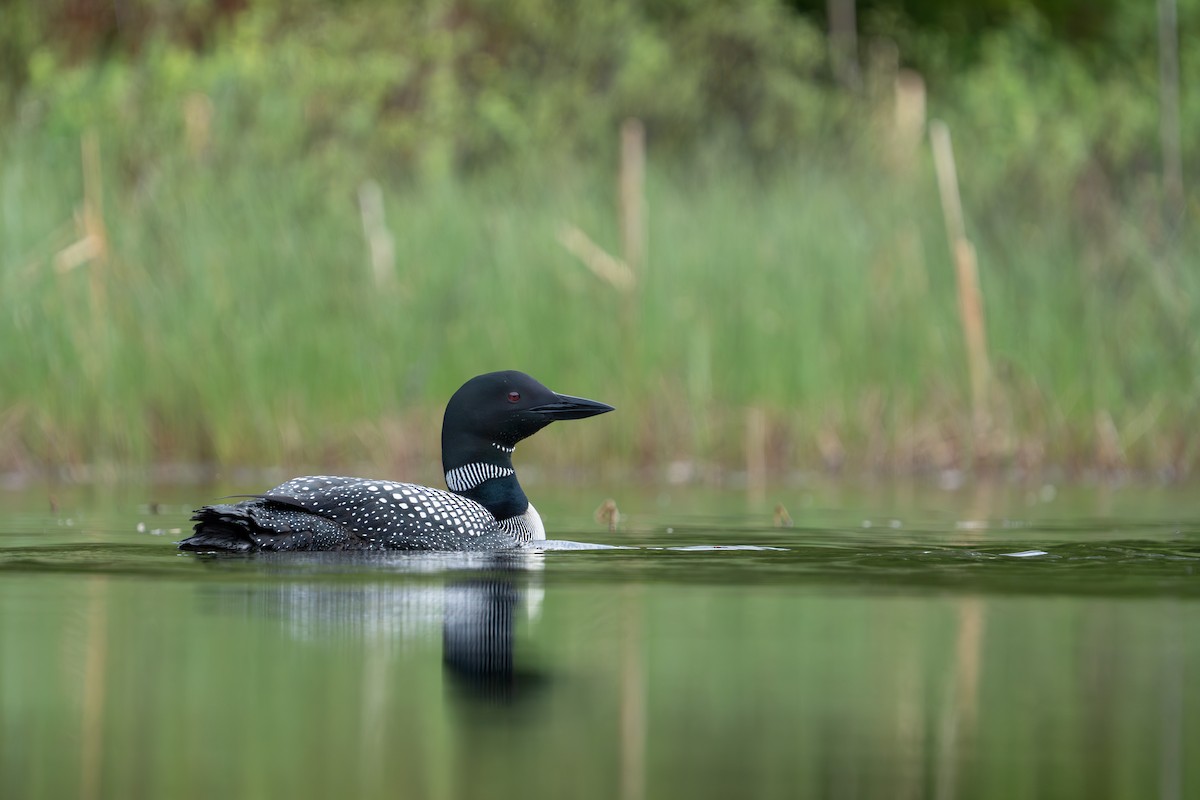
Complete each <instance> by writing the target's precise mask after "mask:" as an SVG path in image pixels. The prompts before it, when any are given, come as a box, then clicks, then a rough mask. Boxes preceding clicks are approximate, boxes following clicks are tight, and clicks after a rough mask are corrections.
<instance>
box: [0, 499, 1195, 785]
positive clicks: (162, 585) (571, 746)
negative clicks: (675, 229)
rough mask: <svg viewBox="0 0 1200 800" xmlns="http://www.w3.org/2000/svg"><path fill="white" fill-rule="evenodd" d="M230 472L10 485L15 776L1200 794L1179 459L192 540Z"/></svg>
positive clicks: (23, 781) (1, 532)
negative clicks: (338, 551)
mask: <svg viewBox="0 0 1200 800" xmlns="http://www.w3.org/2000/svg"><path fill="white" fill-rule="evenodd" d="M223 491H224V490H213V489H204V490H196V489H194V488H192V489H170V488H168V489H163V488H144V487H124V488H122V489H119V490H115V491H100V490H81V489H73V490H72V489H54V488H47V487H35V488H26V489H24V490H22V491H19V492H18V491H9V492H6V493H0V796H3V797H23V798H24V797H74V796H80V797H130V798H138V797H146V798H160V797H172V798H189V797H195V798H208V797H215V796H242V797H267V796H288V797H295V798H307V797H312V798H324V797H331V796H358V797H377V796H378V797H385V796H386V797H393V798H395V797H401V798H404V797H412V798H459V797H463V798H473V797H479V798H504V797H519V798H529V797H538V796H542V797H572V798H576V797H582V798H588V797H596V798H613V797H622V798H670V797H681V798H683V797H686V798H697V797H699V798H706V797H712V798H726V797H755V798H774V797H778V798H794V797H832V798H889V799H891V798H909V797H911V798H923V797H939V798H940V797H947V798H948V797H972V798H989V797H995V798H1012V797H1047V798H1075V797H1078V798H1089V800H1090V799H1091V798H1108V797H1111V798H1131V799H1132V798H1138V799H1139V800H1141V799H1142V798H1155V797H1158V798H1186V797H1194V796H1197V793H1200V697H1198V693H1197V691H1196V688H1195V686H1196V680H1197V676H1200V624H1198V623H1197V619H1198V617H1197V610H1198V608H1197V600H1198V598H1200V575H1198V573H1197V568H1198V567H1200V502H1197V501H1194V500H1193V499H1192V497H1193V493H1191V492H1188V491H1185V490H1182V489H1177V490H1164V489H1147V488H1136V487H1126V488H1123V489H1121V490H1119V491H1112V490H1105V489H1096V488H1087V487H1084V488H1078V489H1070V490H1063V489H1060V488H1057V487H1046V486H1034V487H1020V488H1000V489H996V488H987V487H983V488H979V489H964V490H960V491H956V492H945V491H938V490H935V489H921V488H913V487H896V486H877V487H873V488H869V489H862V488H858V489H847V488H845V487H840V486H833V487H824V488H807V489H799V488H794V489H788V490H786V491H780V492H776V493H775V494H774V495H773V496H772V497H771V498H770V499H769V500H764V501H762V502H757V503H756V502H747V500H746V499H745V497H744V496H743V495H741V494H737V493H718V492H711V491H705V492H701V491H695V490H689V491H683V490H679V489H669V490H662V491H645V490H644V489H643V490H639V491H626V492H619V491H618V492H612V491H611V490H608V491H606V493H603V494H602V493H597V492H593V491H581V490H576V491H572V492H554V491H551V490H548V489H541V490H540V491H538V492H537V495H538V498H539V502H538V506H539V509H540V510H541V511H542V516H543V518H544V519H545V520H546V523H547V527H548V529H549V531H550V534H551V536H552V537H554V538H558V539H568V540H575V541H588V542H595V543H601V544H613V545H623V546H626V547H628V548H630V549H614V550H588V551H558V550H555V551H550V552H545V553H540V552H531V553H520V554H506V555H498V556H485V555H474V556H461V555H454V556H451V555H441V556H438V555H433V556H430V555H425V556H420V555H406V554H392V555H383V556H370V555H353V554H351V555H320V554H314V555H303V554H301V555H292V556H287V557H283V556H273V557H227V558H213V557H203V556H196V555H193V554H181V553H178V552H176V551H175V549H174V547H173V545H172V544H171V541H172V540H173V539H178V538H180V537H181V535H182V532H181V531H182V530H183V529H184V528H185V527H186V516H187V514H186V511H187V509H188V508H190V506H191V505H192V504H194V503H195V502H207V501H209V500H211V499H212V498H213V497H215V496H217V495H218V494H221V493H223ZM607 494H613V496H614V497H616V498H617V499H618V501H619V504H620V506H621V508H622V511H623V512H624V516H623V519H622V529H619V530H617V531H614V532H610V531H608V530H607V529H606V528H605V527H604V526H601V525H599V524H597V523H596V522H595V521H593V520H592V518H591V511H592V509H593V508H595V507H596V506H597V505H598V504H599V502H600V500H603V499H604V497H605V496H606V495H607ZM777 502H781V503H783V504H784V505H786V506H787V510H788V512H789V515H790V517H791V519H792V520H793V526H792V527H776V526H775V522H776V518H777V517H779V516H780V515H779V514H778V513H777V512H776V511H775V508H774V506H775V503H777ZM745 546H756V547H769V548H780V549H735V548H741V547H745ZM680 548H690V549H680ZM716 548H731V549H716Z"/></svg>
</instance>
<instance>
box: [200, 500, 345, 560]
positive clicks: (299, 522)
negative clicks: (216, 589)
mask: <svg viewBox="0 0 1200 800" xmlns="http://www.w3.org/2000/svg"><path fill="white" fill-rule="evenodd" d="M192 520H193V521H194V522H195V523H196V525H195V527H194V528H193V532H192V535H191V536H189V537H188V538H186V539H184V540H183V541H181V542H180V543H179V549H180V550H193V551H199V552H226V553H253V552H257V551H260V550H271V551H282V550H313V549H320V550H337V549H341V548H342V547H344V546H345V544H346V540H347V539H348V538H349V536H348V533H347V531H346V529H345V528H343V527H342V526H341V525H338V524H337V523H336V522H333V521H332V520H329V519H326V518H325V517H321V516H318V515H316V514H311V513H308V512H305V511H301V510H298V509H294V508H289V507H287V506H285V505H282V504H279V503H274V502H272V501H270V500H264V499H254V500H246V501H244V502H241V503H237V504H236V505H230V504H220V505H213V506H204V507H203V508H200V509H197V510H196V512H195V513H194V514H192ZM314 540H316V541H314ZM339 545H340V547H339Z"/></svg>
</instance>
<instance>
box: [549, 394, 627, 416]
mask: <svg viewBox="0 0 1200 800" xmlns="http://www.w3.org/2000/svg"><path fill="white" fill-rule="evenodd" d="M554 396H555V397H557V398H558V400H557V401H555V402H553V403H546V404H545V405H541V406H536V407H535V408H531V409H529V410H530V411H532V412H534V413H536V414H541V415H542V416H543V417H549V418H550V419H583V418H584V417H594V416H596V415H597V414H604V413H606V412H608V411H612V410H613V407H612V406H610V405H608V404H607V403H598V402H596V401H595V400H586V399H584V398H582V397H571V396H570V395H569V394H556V395H554Z"/></svg>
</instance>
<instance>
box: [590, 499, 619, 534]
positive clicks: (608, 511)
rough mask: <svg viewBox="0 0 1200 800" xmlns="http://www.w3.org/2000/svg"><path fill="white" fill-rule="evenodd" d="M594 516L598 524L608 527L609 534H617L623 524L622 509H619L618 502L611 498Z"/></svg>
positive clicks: (602, 504)
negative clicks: (618, 527)
mask: <svg viewBox="0 0 1200 800" xmlns="http://www.w3.org/2000/svg"><path fill="white" fill-rule="evenodd" d="M592 516H593V517H594V519H595V520H596V522H599V523H600V524H601V525H607V526H608V532H609V533H613V532H615V531H616V530H617V526H618V525H620V524H621V509H619V508H617V501H616V500H613V499H612V498H611V497H610V498H608V499H607V500H605V501H604V502H603V503H601V504H600V507H599V508H597V509H596V512H595V514H593V515H592Z"/></svg>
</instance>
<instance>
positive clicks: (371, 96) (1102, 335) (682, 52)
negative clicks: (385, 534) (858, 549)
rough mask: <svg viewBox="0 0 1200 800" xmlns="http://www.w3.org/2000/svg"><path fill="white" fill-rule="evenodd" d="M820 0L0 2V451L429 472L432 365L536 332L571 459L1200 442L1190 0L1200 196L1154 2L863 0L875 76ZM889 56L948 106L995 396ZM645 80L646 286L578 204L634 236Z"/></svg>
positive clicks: (1090, 460)
mask: <svg viewBox="0 0 1200 800" xmlns="http://www.w3.org/2000/svg"><path fill="white" fill-rule="evenodd" d="M812 5H815V6H816V8H810V7H809V6H810V4H808V3H794V4H791V5H789V4H785V3H782V2H778V1H777V0H747V1H746V2H738V3H732V2H718V1H717V0H643V1H642V2H635V1H634V0H613V2H607V3H595V4H573V3H560V2H555V1H554V0H520V2H512V1H511V0H507V1H506V2H497V1H496V0H456V1H455V2H446V1H441V2H438V1H435V0H420V1H414V2H405V3H394V2H385V1H384V0H360V1H359V2H333V1H332V0H329V1H327V2H319V1H318V0H300V1H299V2H289V3H281V2H274V1H273V0H259V1H257V2H250V1H246V2H238V0H222V2H212V3H209V2H176V3H170V4H161V3H152V2H149V0H144V2H131V3H121V4H118V6H114V5H113V4H110V3H104V2H98V0H97V1H96V2H93V1H92V0H71V1H70V2H68V0H56V1H55V2H48V3H32V2H30V3H13V2H9V3H7V4H5V5H4V6H3V7H2V8H0V14H2V15H3V17H4V24H0V376H2V379H0V467H2V468H4V469H10V470H11V469H18V470H19V469H25V468H39V467H46V466H51V467H58V466H63V465H81V464H122V463H155V462H198V463H212V464H244V465H268V464H276V463H280V462H289V463H292V464H323V465H333V464H336V463H340V462H369V463H370V464H372V465H373V466H376V467H378V468H379V469H401V468H412V467H413V466H414V465H417V466H418V467H419V468H432V467H433V465H435V464H436V453H437V447H438V442H437V433H438V424H437V423H438V422H439V421H440V409H441V407H442V404H443V403H444V401H445V398H446V397H447V396H448V395H449V393H450V392H452V391H453V389H454V388H456V387H457V385H458V384H459V383H460V382H461V381H462V380H463V379H464V378H465V377H468V376H470V375H472V374H475V373H477V372H480V371H485V370H490V369H499V368H520V369H524V370H526V371H528V372H530V373H532V374H534V375H536V376H538V377H540V378H542V379H544V380H545V381H546V382H547V383H549V384H551V385H552V386H554V387H556V388H559V389H560V390H562V391H569V392H572V393H576V394H582V395H587V396H593V397H596V398H598V399H603V400H606V401H609V402H612V403H613V404H614V405H617V406H618V407H619V411H620V413H619V414H618V415H616V416H613V417H607V418H605V420H604V424H599V423H596V424H588V425H579V426H563V429H562V430H557V431H555V434H554V437H553V438H554V441H553V442H552V443H550V444H549V445H547V444H544V443H543V444H534V445H533V446H534V447H537V448H538V450H539V454H540V455H539V457H538V460H539V462H541V463H545V464H549V465H552V466H554V465H566V464H569V463H572V462H577V461H578V460H580V459H592V460H594V459H599V460H601V461H603V462H605V463H608V464H612V465H623V466H626V467H631V468H632V467H641V466H646V465H656V464H663V463H666V462H668V461H686V462H690V463H696V464H700V465H704V464H716V465H724V466H740V465H742V464H743V463H744V462H743V459H745V458H746V447H747V445H746V444H745V443H746V441H747V432H748V431H750V432H751V436H750V441H751V442H754V441H756V440H759V439H761V441H762V442H764V443H765V452H764V453H763V454H762V457H764V458H765V459H766V464H767V466H768V468H769V469H770V470H772V471H775V472H779V471H783V470H787V469H792V468H796V467H810V466H814V465H822V464H824V465H827V466H839V465H843V464H845V465H848V466H851V467H867V468H884V469H901V470H911V469H925V468H943V467H951V466H963V465H971V464H975V465H985V466H989V467H999V468H1022V469H1026V468H1030V469H1037V468H1041V467H1044V466H1047V465H1055V466H1065V467H1069V468H1077V467H1098V468H1103V469H1126V468H1133V469H1140V470H1151V471H1155V472H1157V473H1160V474H1164V475H1169V476H1180V475H1184V474H1187V473H1188V472H1190V470H1191V469H1192V468H1193V467H1194V466H1195V465H1196V463H1197V458H1198V456H1200V449H1198V445H1200V439H1198V438H1197V436H1196V434H1195V431H1196V429H1197V427H1198V423H1200V419H1198V416H1197V399H1198V397H1200V384H1198V382H1197V375H1198V367H1200V352H1198V342H1197V336H1196V334H1195V331H1196V330H1197V326H1198V324H1200V291H1198V290H1200V286H1198V285H1197V284H1198V282H1200V272H1198V268H1200V258H1198V257H1197V252H1200V251H1198V250H1197V244H1198V241H1197V235H1196V228H1197V222H1200V219H1198V216H1200V202H1198V201H1200V195H1198V194H1197V192H1196V190H1195V184H1196V181H1195V178H1196V177H1197V175H1196V170H1195V167H1194V165H1196V164H1197V163H1200V135H1197V134H1200V93H1197V92H1196V91H1194V88H1193V87H1195V86H1197V85H1200V48H1198V47H1197V45H1198V44H1200V2H1197V1H1196V0H1179V9H1178V18H1179V52H1180V70H1181V78H1180V82H1181V87H1182V90H1181V92H1180V100H1181V112H1180V115H1181V125H1180V128H1181V131H1182V137H1181V141H1182V143H1183V163H1184V166H1185V173H1184V189H1185V195H1184V197H1183V198H1182V201H1181V202H1180V201H1178V200H1176V201H1174V202H1171V198H1170V197H1169V196H1167V194H1166V193H1165V192H1164V188H1163V179H1162V174H1163V173H1162V152H1161V137H1162V130H1161V127H1160V85H1159V44H1158V39H1157V36H1156V30H1157V29H1156V26H1157V16H1156V13H1155V5H1154V4H1152V3H1151V4H1147V3H1138V2H1132V0H1109V2H1106V3H1099V4H1087V6H1086V8H1085V7H1083V6H1082V5H1079V4H1072V3H1067V2H1065V0H1059V1H1058V2H1049V1H1048V2H1041V3H1024V2H1018V1H1017V0H992V2H988V3H981V4H974V5H972V6H971V8H970V10H966V11H964V10H963V9H961V8H956V6H958V5H960V4H952V3H939V2H934V0H926V1H925V2H915V1H912V0H910V2H900V1H897V2H892V3H887V2H879V3H860V4H859V9H858V10H859V34H860V36H859V47H858V56H859V64H860V72H859V76H858V79H857V80H854V79H853V76H851V79H849V80H835V79H834V77H833V76H832V73H831V69H830V66H829V65H830V53H829V41H828V38H827V36H826V35H825V32H824V31H825V27H824V26H825V22H824V20H823V8H824V4H823V3H820V4H812ZM114 9H116V11H114ZM117 12H119V13H117ZM898 68H899V69H901V70H909V71H911V73H917V74H920V75H921V76H922V77H923V79H924V84H925V87H926V89H927V94H926V102H927V106H928V116H929V117H930V118H934V117H936V118H940V119H943V120H945V121H946V122H947V124H948V125H949V128H950V131H951V133H952V136H953V140H954V146H955V153H956V156H957V166H958V174H959V179H960V182H961V186H962V196H963V205H964V209H965V217H966V222H967V230H968V235H969V236H970V237H971V240H972V242H973V243H974V245H975V247H976V250H977V253H978V263H979V271H980V283H981V286H982V292H983V302H984V310H985V315H986V330H987V336H988V342H989V355H990V361H991V368H992V381H991V384H990V387H989V393H988V399H987V404H986V408H985V409H981V411H982V412H983V413H980V414H973V413H972V403H971V393H970V387H969V381H968V375H967V364H966V355H965V351H964V345H963V342H962V328H961V326H960V322H959V318H958V310H957V300H956V294H955V283H954V267H953V264H952V261H951V257H950V250H949V246H948V243H947V236H946V232H945V228H944V225H943V222H942V212H941V208H940V205H939V198H938V193H937V188H936V183H935V180H934V172H933V167H932V159H931V157H930V155H929V148H928V144H927V142H926V141H925V139H924V138H917V139H912V138H910V137H906V134H905V130H904V129H903V126H900V125H898V123H897V122H896V116H897V112H896V109H897V102H898V98H897V93H896V91H897V90H896V87H897V81H898V80H899V81H900V83H902V84H903V83H904V82H905V81H906V80H907V81H909V83H908V84H907V85H911V73H910V72H903V71H902V72H899V73H898V72H897V69H898ZM903 100H904V98H903V97H901V98H899V101H900V102H903ZM627 118H637V119H640V120H642V121H643V122H644V124H645V129H646V139H647V181H646V208H647V214H646V225H647V242H648V244H647V254H646V259H645V263H644V264H643V265H641V266H640V268H639V270H638V282H637V286H636V288H635V289H634V290H633V291H631V292H626V291H622V290H620V289H619V288H615V287H614V286H612V285H610V284H609V283H606V282H604V281H602V280H600V279H598V278H597V277H596V276H595V275H594V274H593V273H592V272H590V271H589V270H588V269H587V268H585V266H584V265H582V264H581V263H580V262H579V261H578V260H577V259H576V258H575V257H574V256H573V255H571V254H570V253H568V252H567V250H565V249H564V248H563V247H562V246H561V245H560V243H559V241H558V237H559V235H560V232H561V230H562V228H563V226H564V225H574V226H577V227H578V228H579V229H581V230H583V231H585V232H586V233H587V234H588V235H589V236H590V237H591V238H592V239H594V240H595V241H596V242H597V243H598V244H599V245H600V246H601V247H603V248H605V249H606V250H608V251H609V252H612V253H619V252H620V249H621V248H620V231H619V229H618V225H617V213H616V205H617V190H616V180H615V176H616V169H617V160H618V150H619V135H618V132H619V129H620V126H621V123H622V121H623V120H625V119H627ZM89 170H91V172H92V174H91V176H90V177H89V178H87V179H85V177H84V175H85V172H87V171H89ZM375 184H377V185H378V186H379V187H381V191H382V200H383V213H384V216H383V220H382V224H381V225H377V226H375V229H373V234H372V235H374V236H376V237H378V236H379V235H380V232H381V231H384V232H386V233H385V235H387V234H390V236H391V237H392V241H393V245H394V255H393V257H392V258H391V259H386V258H385V259H383V261H382V262H380V261H379V259H378V258H377V259H376V262H375V263H376V264H380V263H382V265H383V266H384V267H387V269H385V270H384V272H383V273H380V272H378V270H377V267H376V266H373V262H372V258H371V251H370V249H369V246H368V235H367V233H365V232H364V221H363V214H362V205H361V204H362V202H363V200H362V198H363V197H364V195H369V194H370V191H371V189H370V187H371V186H372V185H375ZM85 198H86V199H85ZM367 227H368V229H370V228H371V226H370V225H369V224H368V226H367ZM756 437H757V439H756ZM757 457H759V456H758V455H756V454H751V458H752V459H753V458H757ZM701 474H702V473H701Z"/></svg>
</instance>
